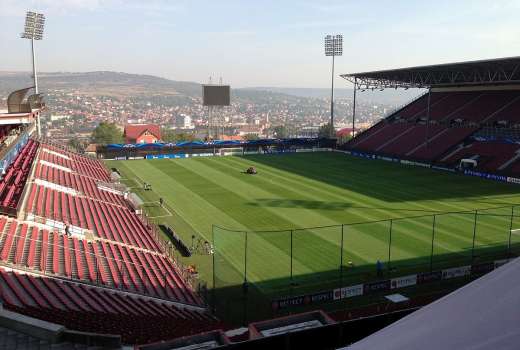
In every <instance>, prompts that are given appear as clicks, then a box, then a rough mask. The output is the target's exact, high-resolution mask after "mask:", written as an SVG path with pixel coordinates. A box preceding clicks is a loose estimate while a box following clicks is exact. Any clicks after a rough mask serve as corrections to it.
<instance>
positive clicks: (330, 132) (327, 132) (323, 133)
mask: <svg viewBox="0 0 520 350" xmlns="http://www.w3.org/2000/svg"><path fill="white" fill-rule="evenodd" d="M318 137H320V138H335V137H336V130H334V128H333V127H332V125H331V124H330V122H329V123H327V124H323V125H322V126H320V129H319V130H318Z"/></svg>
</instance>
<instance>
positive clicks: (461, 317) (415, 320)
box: [345, 258, 520, 350]
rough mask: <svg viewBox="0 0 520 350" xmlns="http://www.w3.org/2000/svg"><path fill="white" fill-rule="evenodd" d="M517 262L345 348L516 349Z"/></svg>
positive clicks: (519, 339)
mask: <svg viewBox="0 0 520 350" xmlns="http://www.w3.org/2000/svg"><path fill="white" fill-rule="evenodd" d="M519 270H520V258H517V259H515V260H513V261H511V262H509V263H507V264H505V265H504V266H501V267H500V268H498V269H496V270H494V271H492V272H490V273H488V274H487V275H485V276H483V277H481V278H479V279H477V280H475V281H473V282H472V283H470V284H468V285H466V286H464V287H462V288H460V289H458V290H456V291H455V292H453V293H451V294H448V295H447V296H445V297H444V298H441V299H439V300H437V301H435V302H433V303H431V304H429V305H427V306H425V307H423V308H422V309H420V310H418V311H416V312H414V313H411V314H410V315H408V316H406V317H404V318H402V319H400V320H399V321H397V322H395V323H393V324H391V325H390V326H388V327H386V328H383V329H382V330H380V331H379V332H376V333H374V334H372V335H370V336H368V337H367V338H365V339H363V340H361V341H359V342H357V343H354V344H353V345H351V346H349V347H347V348H345V349H347V350H361V349H386V350H407V349H421V350H434V349H435V350H436V349H459V350H461V349H472V350H476V349H511V350H512V349H518V345H519V344H520V328H519V327H518V325H519V324H520V274H519Z"/></svg>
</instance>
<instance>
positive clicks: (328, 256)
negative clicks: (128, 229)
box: [107, 152, 520, 294]
mask: <svg viewBox="0 0 520 350" xmlns="http://www.w3.org/2000/svg"><path fill="white" fill-rule="evenodd" d="M107 164H108V166H109V167H113V168H116V169H118V171H119V172H120V173H121V175H122V176H123V182H124V183H125V184H127V185H128V186H131V187H133V190H134V191H135V192H137V194H138V195H140V196H141V197H142V198H143V200H144V201H145V202H146V204H145V210H146V211H147V212H148V214H149V215H150V216H151V217H155V219H154V221H155V222H157V223H167V224H169V225H171V226H173V227H174V228H175V229H176V231H177V232H178V233H179V234H180V236H181V237H182V238H183V239H184V240H185V241H186V242H187V243H191V239H192V238H191V237H192V236H193V235H195V236H196V237H202V239H204V240H208V241H212V238H213V237H212V227H213V225H218V226H220V227H225V228H229V229H232V230H237V231H273V230H286V232H285V233H279V232H264V233H258V234H250V235H249V236H248V257H247V261H248V266H247V279H248V281H250V282H252V283H253V284H255V285H256V286H257V287H258V288H259V289H260V290H262V291H263V292H266V293H269V292H271V293H273V294H275V293H277V292H278V291H280V290H282V289H283V288H286V287H287V284H288V281H287V277H288V275H289V264H290V260H291V259H290V256H289V254H290V239H289V232H290V231H289V230H291V229H298V228H308V227H316V226H328V227H330V226H331V225H337V224H355V223H361V222H371V223H366V224H363V225H353V226H348V229H347V231H346V233H345V241H344V249H343V252H341V249H340V246H341V233H340V232H339V231H338V228H324V229H314V230H301V231H297V232H298V234H297V236H296V237H294V247H293V274H294V276H295V278H300V280H301V283H300V285H304V284H306V285H307V286H310V288H311V289H312V288H318V287H322V288H323V287H324V286H325V285H326V283H325V280H324V276H328V275H329V274H330V276H331V278H333V276H337V269H338V266H339V261H340V255H341V254H342V253H343V258H344V262H345V263H347V262H349V261H352V262H353V264H354V265H355V266H356V267H360V268H359V269H356V271H359V272H360V274H359V275H358V274H354V273H351V271H350V270H349V269H346V270H345V271H346V277H345V278H346V279H347V281H348V280H349V278H350V279H351V280H352V281H355V280H356V279H360V278H366V276H365V274H367V273H368V274H370V273H371V272H374V264H375V261H376V260H378V259H379V260H381V261H382V262H384V263H386V260H387V256H388V244H389V239H390V237H389V234H388V232H389V227H388V226H389V221H381V220H388V219H394V221H393V223H392V225H393V227H392V238H391V239H392V252H391V254H392V260H394V261H396V262H400V261H401V262H408V263H409V265H410V268H411V270H413V268H414V266H417V265H421V264H428V263H429V255H430V252H431V235H432V233H431V232H432V217H433V215H434V214H436V215H438V216H437V219H436V220H437V221H436V226H435V229H436V237H435V238H436V244H435V247H434V249H435V251H434V254H435V255H434V256H435V257H439V265H438V266H440V267H442V266H443V264H442V261H441V259H442V258H443V257H451V258H453V260H452V261H459V260H460V261H461V264H464V263H467V262H468V261H469V259H473V257H470V256H469V254H470V249H471V246H472V242H473V239H472V238H473V234H474V232H473V227H474V225H473V223H474V220H475V215H474V214H473V212H471V211H473V210H475V209H479V210H480V212H479V215H478V223H477V230H476V232H475V234H476V240H475V245H476V247H477V248H482V249H483V251H484V250H489V251H491V252H494V249H503V247H504V244H506V243H507V238H508V232H509V227H510V225H512V227H513V229H518V228H520V217H517V216H518V215H520V207H519V208H517V212H515V213H514V214H515V215H514V217H513V220H514V222H510V221H511V206H512V205H520V193H519V191H518V187H517V186H516V185H512V184H506V183H499V182H493V181H489V180H483V179H479V178H475V177H466V176H462V175H458V174H451V173H446V172H441V171H434V170H431V169H423V168H418V167H410V166H403V165H400V164H395V163H390V162H384V161H375V160H366V159H360V158H355V157H351V156H348V155H345V154H340V153H331V152H319V153H301V154H286V155H255V156H246V157H210V158H189V159H175V160H131V161H107ZM250 166H254V167H256V169H257V171H258V174H257V175H246V174H244V173H243V172H244V170H246V169H247V168H248V167H250ZM144 181H146V182H147V183H149V184H151V185H152V191H143V190H142V183H143V182H144ZM159 197H162V198H163V199H164V200H165V204H166V206H165V208H160V207H159V205H158V200H159ZM498 207H500V208H501V209H487V208H498ZM460 211H468V213H458V214H450V215H442V213H446V212H460ZM411 217H413V219H411ZM244 239H245V236H244V234H241V233H238V234H237V233H232V232H230V231H225V230H223V231H222V232H221V233H219V234H218V236H217V237H216V248H217V251H218V253H219V254H218V256H217V258H216V260H217V265H216V268H215V270H216V275H217V276H215V277H216V278H217V281H218V283H219V285H221V286H228V285H229V286H231V285H234V284H235V285H236V284H240V283H241V282H242V280H243V274H242V271H243V269H244V267H245V266H244V259H245V256H244V243H245V242H244ZM513 239H514V240H515V241H514V242H513V243H514V244H516V243H519V242H520V236H518V235H515V236H514V237H513ZM426 257H428V258H426ZM184 262H185V263H193V264H196V265H197V267H198V270H199V272H200V274H201V278H202V279H203V280H206V281H208V282H209V284H210V285H211V280H212V278H213V276H212V270H211V269H212V259H211V257H209V256H204V255H194V256H193V257H192V258H189V259H185V260H184ZM394 266H399V267H401V268H400V269H398V270H397V271H395V272H394V273H395V274H397V275H402V274H403V273H404V272H405V271H408V270H407V269H406V268H405V265H394ZM455 266H456V265H455ZM361 267H364V268H365V270H363V269H362V268H361ZM313 276H314V277H315V278H312V277H313ZM342 278H343V277H342ZM313 283H314V284H315V285H313Z"/></svg>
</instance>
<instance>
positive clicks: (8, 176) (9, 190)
mask: <svg viewBox="0 0 520 350" xmlns="http://www.w3.org/2000/svg"><path fill="white" fill-rule="evenodd" d="M37 150H38V142H36V141H33V140H31V139H30V140H29V141H28V142H27V144H26V145H25V146H24V147H23V148H22V149H21V151H20V152H19V153H18V155H17V156H16V158H15V160H14V161H13V163H11V165H9V167H8V168H7V170H6V173H5V174H4V176H3V177H2V179H1V180H0V207H1V208H2V210H3V212H4V213H5V214H9V215H13V216H15V215H16V208H17V206H18V202H19V200H20V197H21V195H22V192H23V189H24V186H25V182H26V181H27V177H28V176H29V172H30V171H31V165H32V163H33V160H34V157H35V156H36V151H37Z"/></svg>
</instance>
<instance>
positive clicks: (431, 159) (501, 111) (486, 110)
mask: <svg viewBox="0 0 520 350" xmlns="http://www.w3.org/2000/svg"><path fill="white" fill-rule="evenodd" d="M518 61H519V59H518V58H504V59H497V60H486V61H474V62H463V63H453V64H445V65H437V66H424V67H412V68H404V69H396V70H387V71H376V72H365V73H355V74H346V75H342V76H343V77H344V78H345V79H347V80H350V81H352V82H355V84H357V85H356V87H357V88H358V89H381V88H385V87H392V88H393V87H405V88H410V87H421V88H428V92H427V93H425V94H423V95H421V96H419V97H418V98H417V99H415V100H413V101H411V102H410V103H409V104H408V105H406V106H404V107H402V108H399V109H398V110H396V111H394V112H392V113H390V114H389V115H388V116H387V117H386V118H384V119H383V120H381V121H380V122H379V123H377V124H375V125H374V126H372V127H371V128H369V129H367V130H366V131H364V132H361V133H360V134H358V135H357V136H356V137H355V138H353V139H352V140H351V141H350V142H348V143H347V144H346V145H344V146H343V147H344V149H347V150H352V151H361V152H365V153H370V154H374V155H381V156H386V157H389V156H390V157H397V158H399V159H404V160H411V161H420V162H427V163H431V164H438V165H443V166H451V167H457V166H459V164H460V160H461V159H463V158H471V159H474V160H476V161H477V167H476V170H479V171H483V172H488V173H496V174H502V175H513V176H514V175H520V172H519V169H520V165H518V163H519V162H520V159H519V158H520V157H517V153H516V151H517V150H518V148H519V147H518V146H517V145H516V142H517V140H518V137H517V135H518V132H517V127H518V123H519V122H520V119H519V118H520V117H519V115H520V85H515V84H514V83H513V82H516V81H517V80H518V76H517V75H518V73H517V69H516V67H517V66H518V63H519V62H518ZM494 69H496V70H500V69H501V70H502V73H500V74H505V72H506V71H507V76H506V77H504V76H502V78H504V79H503V80H501V81H495V80H494V79H495V78H496V76H495V78H493V77H492V76H488V77H487V78H485V77H483V76H481V75H479V76H478V77H477V72H480V71H483V70H488V71H490V70H491V71H493V70H494ZM468 72H472V73H471V74H468ZM479 74H480V73H479ZM486 79H488V80H486Z"/></svg>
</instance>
